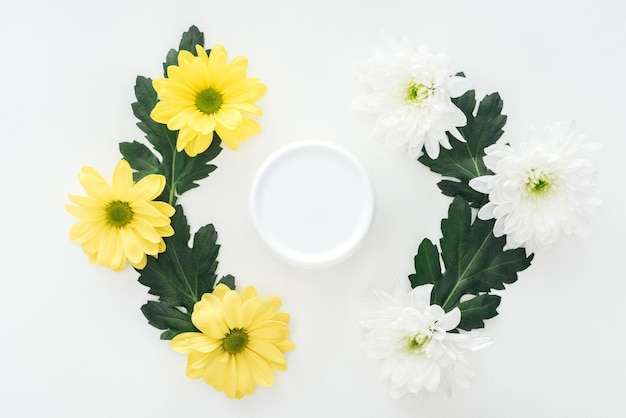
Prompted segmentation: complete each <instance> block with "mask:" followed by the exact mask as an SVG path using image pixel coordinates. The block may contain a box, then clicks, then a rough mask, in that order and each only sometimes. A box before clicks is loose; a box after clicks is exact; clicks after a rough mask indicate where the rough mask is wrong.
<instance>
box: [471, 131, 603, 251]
mask: <svg viewBox="0 0 626 418" xmlns="http://www.w3.org/2000/svg"><path fill="white" fill-rule="evenodd" d="M574 131H575V125H574V123H569V124H568V123H555V124H554V125H548V126H546V127H545V128H544V129H543V130H542V131H538V130H536V129H534V128H531V130H530V133H529V135H528V138H527V139H526V140H524V141H519V142H512V143H511V144H510V145H507V144H494V145H491V146H489V147H487V148H485V153H486V156H485V157H484V162H485V165H486V166H487V168H489V169H490V170H491V171H493V172H494V173H495V174H494V175H488V176H481V177H476V178H474V179H472V180H471V181H470V183H469V184H470V186H471V187H472V188H474V189H475V190H477V191H479V192H481V193H486V194H489V202H488V203H487V204H486V205H485V206H483V207H482V208H481V209H480V211H479V212H478V217H479V218H480V219H492V218H495V219H496V222H495V225H494V229H493V233H494V235H495V236H497V237H499V236H502V235H506V248H519V247H524V248H525V249H526V252H527V253H529V254H530V253H532V252H535V251H545V250H547V249H548V248H549V247H550V246H551V245H552V244H553V243H554V242H556V241H557V240H558V238H559V237H560V235H561V233H565V234H576V235H579V236H581V237H587V236H589V234H590V229H589V227H588V225H587V223H586V221H585V216H586V214H587V213H588V212H589V211H590V210H591V209H592V208H593V207H595V206H598V205H599V204H600V199H599V198H598V197H597V195H596V192H595V187H594V186H595V183H596V178H597V176H598V170H597V167H596V165H595V164H594V162H593V161H592V159H591V157H592V156H593V154H594V152H595V151H596V150H598V149H599V146H598V145H597V144H593V143H589V142H588V141H587V139H586V137H585V136H583V135H576V134H575V132H574Z"/></svg>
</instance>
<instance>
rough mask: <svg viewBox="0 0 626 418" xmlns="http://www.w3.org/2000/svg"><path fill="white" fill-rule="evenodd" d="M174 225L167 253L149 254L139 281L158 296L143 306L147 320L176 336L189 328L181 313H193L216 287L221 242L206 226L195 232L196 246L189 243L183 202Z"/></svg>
mask: <svg viewBox="0 0 626 418" xmlns="http://www.w3.org/2000/svg"><path fill="white" fill-rule="evenodd" d="M171 224H172V227H173V228H174V231H175V233H174V235H173V236H171V237H168V238H165V245H166V250H165V252H163V253H161V254H159V255H158V257H156V258H155V257H148V262H147V263H146V266H145V267H144V269H143V270H141V271H140V276H139V282H140V283H141V284H143V285H145V286H147V287H149V288H150V290H149V293H150V294H152V295H155V296H157V297H158V301H157V302H158V304H157V305H155V303H157V302H152V303H151V302H149V303H148V307H146V308H145V309H142V311H143V312H144V315H146V318H148V321H149V322H150V323H151V324H153V325H154V326H155V327H157V328H159V329H168V330H170V331H171V332H173V333H174V335H175V333H177V332H183V331H185V330H187V328H184V327H182V325H181V324H182V323H181V322H180V321H182V320H183V319H184V317H183V316H181V315H180V314H181V313H182V314H191V312H192V311H193V306H194V305H195V303H196V302H197V301H199V300H200V299H201V298H202V295H203V294H205V293H210V292H212V291H213V289H214V285H215V279H216V275H215V270H216V269H217V264H218V262H217V256H218V253H219V245H218V244H217V232H216V231H215V228H214V227H213V225H206V226H203V227H202V228H200V229H199V230H198V231H197V232H196V233H195V235H194V238H193V246H192V247H191V248H190V247H189V246H188V243H189V240H190V233H189V225H188V223H187V219H186V217H185V214H184V213H183V208H182V206H180V205H178V206H176V213H175V214H174V216H172V218H171ZM228 277H231V278H232V276H228ZM232 286H233V287H234V278H232ZM166 308H167V309H166ZM169 308H171V309H169ZM185 318H186V317H185ZM164 327H166V328H164ZM167 335H170V334H167Z"/></svg>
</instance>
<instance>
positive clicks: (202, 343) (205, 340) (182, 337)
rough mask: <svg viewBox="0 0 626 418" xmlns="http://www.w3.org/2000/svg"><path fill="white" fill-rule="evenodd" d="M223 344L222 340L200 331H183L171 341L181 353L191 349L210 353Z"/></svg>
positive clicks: (173, 346)
mask: <svg viewBox="0 0 626 418" xmlns="http://www.w3.org/2000/svg"><path fill="white" fill-rule="evenodd" d="M221 345H222V343H221V341H218V340H215V339H212V338H209V337H207V336H206V335H204V334H202V333H199V332H183V333H181V334H178V335H176V336H175V337H174V338H173V339H172V341H171V342H170V347H171V348H172V349H173V350H175V351H178V352H179V353H189V352H191V351H199V352H201V353H210V352H212V351H213V350H215V349H217V348H219V347H220V346H221Z"/></svg>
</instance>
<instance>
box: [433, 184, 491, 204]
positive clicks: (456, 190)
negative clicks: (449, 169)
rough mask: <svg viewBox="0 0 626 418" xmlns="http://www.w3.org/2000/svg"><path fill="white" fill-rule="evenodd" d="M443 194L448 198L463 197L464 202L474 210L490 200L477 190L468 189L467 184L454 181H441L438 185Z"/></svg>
mask: <svg viewBox="0 0 626 418" xmlns="http://www.w3.org/2000/svg"><path fill="white" fill-rule="evenodd" d="M437 186H439V189H440V190H441V193H443V194H444V195H446V196H450V197H456V196H461V197H462V198H463V200H465V201H466V202H468V203H469V204H470V206H471V207H473V208H476V209H478V208H480V207H481V206H483V205H484V204H485V203H487V201H488V200H489V197H488V196H487V195H486V194H483V193H480V192H477V191H476V190H474V189H472V188H471V187H468V185H467V183H462V182H460V181H454V180H441V181H440V182H439V183H437Z"/></svg>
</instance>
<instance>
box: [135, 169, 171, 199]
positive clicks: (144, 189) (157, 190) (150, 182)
mask: <svg viewBox="0 0 626 418" xmlns="http://www.w3.org/2000/svg"><path fill="white" fill-rule="evenodd" d="M164 188H165V176H162V175H161V174H148V175H147V176H145V177H144V178H142V179H141V180H139V181H138V182H137V184H135V186H134V187H132V190H130V189H129V190H130V194H129V200H131V202H134V201H137V200H143V201H150V200H154V199H156V198H157V197H159V195H160V194H161V193H162V192H163V189H164Z"/></svg>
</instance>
